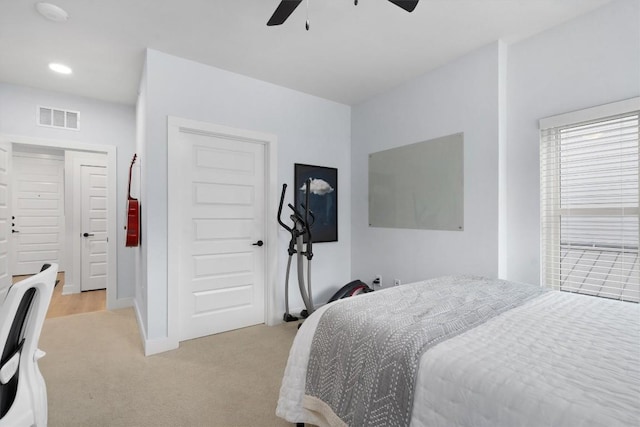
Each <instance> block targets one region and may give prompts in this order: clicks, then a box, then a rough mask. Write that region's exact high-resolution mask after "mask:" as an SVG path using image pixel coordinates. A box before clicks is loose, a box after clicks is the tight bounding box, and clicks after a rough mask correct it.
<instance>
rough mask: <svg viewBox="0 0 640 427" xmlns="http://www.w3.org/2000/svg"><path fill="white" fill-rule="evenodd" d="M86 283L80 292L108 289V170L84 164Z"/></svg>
mask: <svg viewBox="0 0 640 427" xmlns="http://www.w3.org/2000/svg"><path fill="white" fill-rule="evenodd" d="M80 181H81V192H82V195H81V210H82V211H81V214H82V228H81V233H82V237H81V239H82V251H81V257H82V267H81V270H82V280H81V286H80V289H81V290H82V291H92V290H95V289H105V288H106V287H107V169H106V168H105V167H102V166H89V165H82V166H81V168H80Z"/></svg>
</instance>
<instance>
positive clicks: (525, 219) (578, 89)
mask: <svg viewBox="0 0 640 427" xmlns="http://www.w3.org/2000/svg"><path fill="white" fill-rule="evenodd" d="M507 78H508V86H507V88H508V99H507V105H508V124H507V135H508V148H507V159H508V160H507V176H508V179H507V182H508V190H507V201H508V202H507V224H508V231H507V236H508V242H507V247H508V251H507V263H506V264H507V276H506V277H507V278H509V279H511V280H518V281H524V282H530V283H539V281H540V237H539V235H540V213H539V212H540V201H539V194H540V193H539V180H540V172H539V134H538V120H539V119H541V118H544V117H548V116H552V115H556V114H560V113H565V112H569V111H574V110H579V109H583V108H588V107H593V106H596V105H600V104H606V103H609V102H614V101H619V100H622V99H627V98H631V97H634V96H638V95H640V2H639V1H637V0H619V1H616V2H613V3H610V4H609V5H607V6H605V7H603V8H601V9H598V10H596V11H594V12H592V13H589V14H587V15H584V16H582V17H578V18H576V19H574V20H572V21H569V22H567V23H565V24H563V25H560V26H558V27H555V28H553V29H551V30H548V31H546V32H544V33H541V34H539V35H537V36H534V37H532V38H530V39H527V40H525V41H522V42H520V43H518V44H515V45H513V46H510V49H509V59H508V77H507Z"/></svg>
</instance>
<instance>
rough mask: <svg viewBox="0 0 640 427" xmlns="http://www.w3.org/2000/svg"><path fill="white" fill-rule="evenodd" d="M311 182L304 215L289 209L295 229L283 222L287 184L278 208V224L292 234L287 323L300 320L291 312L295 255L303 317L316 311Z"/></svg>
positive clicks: (285, 294) (285, 292)
mask: <svg viewBox="0 0 640 427" xmlns="http://www.w3.org/2000/svg"><path fill="white" fill-rule="evenodd" d="M310 185H311V180H307V181H306V182H305V190H306V191H305V201H304V205H303V206H302V207H303V209H304V215H303V214H301V213H300V212H299V211H298V209H297V208H295V207H294V206H293V205H292V204H291V203H289V208H290V209H291V210H292V211H293V213H292V214H291V216H290V218H291V220H292V221H293V227H289V226H288V225H287V224H285V223H284V222H282V219H281V217H282V205H283V203H284V195H285V193H286V192H287V184H282V194H281V195H280V205H279V206H278V223H279V224H280V225H281V226H282V228H284V229H285V230H287V231H288V232H289V233H291V240H289V249H288V250H287V253H288V254H289V259H288V261H287V273H286V277H285V279H284V281H285V284H284V305H285V312H284V316H283V320H284V321H285V322H295V321H296V320H298V317H296V316H294V315H292V314H291V313H290V312H289V275H290V273H291V260H292V259H293V255H294V254H298V256H297V266H298V286H299V287H300V295H301V296H302V301H303V302H304V306H305V307H306V309H305V310H302V312H300V316H301V317H304V318H306V317H308V316H309V315H310V314H311V313H313V311H314V310H315V309H314V307H313V296H312V294H311V260H312V259H313V240H312V238H311V226H312V225H313V223H314V222H315V217H314V215H313V212H311V211H310V210H309V190H310ZM309 218H311V222H309ZM305 237H306V240H307V248H306V250H303V245H304V240H305ZM305 257H306V258H307V286H305V283H304V282H305V281H304V259H303V258H305Z"/></svg>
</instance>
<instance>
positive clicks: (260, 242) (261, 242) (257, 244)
mask: <svg viewBox="0 0 640 427" xmlns="http://www.w3.org/2000/svg"><path fill="white" fill-rule="evenodd" d="M252 245H253V246H262V245H264V242H263V241H262V240H258V241H257V242H255V243H252Z"/></svg>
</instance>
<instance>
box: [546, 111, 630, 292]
mask: <svg viewBox="0 0 640 427" xmlns="http://www.w3.org/2000/svg"><path fill="white" fill-rule="evenodd" d="M638 119H639V114H638V112H637V111H635V112H632V113H627V114H622V115H618V116H613V117H607V118H603V119H598V120H593V121H589V122H582V123H577V124H572V125H565V126H559V127H553V128H547V129H542V130H541V149H540V156H541V157H540V168H541V172H540V178H541V183H540V184H541V219H542V224H541V226H542V229H541V232H542V233H541V234H542V236H541V240H542V242H541V243H542V248H541V249H542V277H543V281H544V283H545V285H547V286H550V287H552V288H554V289H560V290H564V291H570V292H579V293H584V294H589V295H596V296H601V297H607V298H615V299H621V300H625V301H635V302H638V301H639V299H640V269H639V260H638V244H639V227H638V224H639V222H638V218H639V206H638V201H639V195H638V188H639V187H638V163H639V156H638V132H639V128H638V126H639V123H638Z"/></svg>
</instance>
